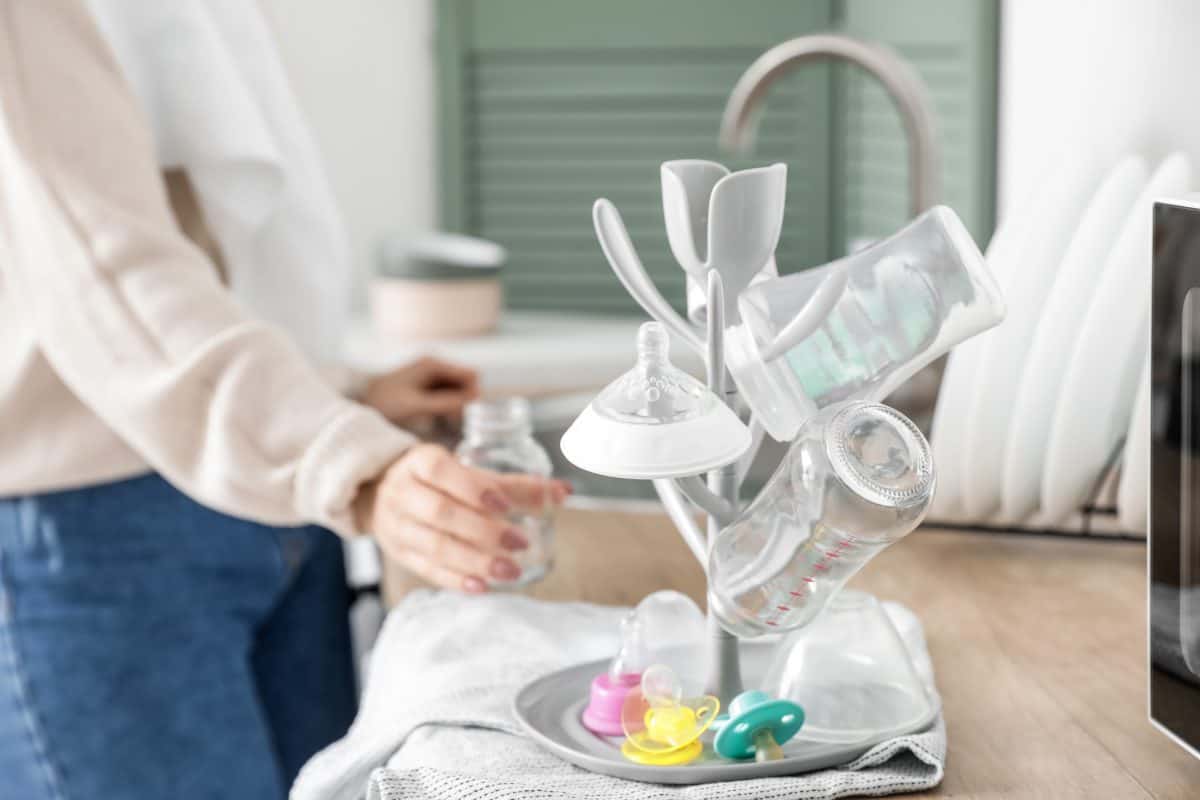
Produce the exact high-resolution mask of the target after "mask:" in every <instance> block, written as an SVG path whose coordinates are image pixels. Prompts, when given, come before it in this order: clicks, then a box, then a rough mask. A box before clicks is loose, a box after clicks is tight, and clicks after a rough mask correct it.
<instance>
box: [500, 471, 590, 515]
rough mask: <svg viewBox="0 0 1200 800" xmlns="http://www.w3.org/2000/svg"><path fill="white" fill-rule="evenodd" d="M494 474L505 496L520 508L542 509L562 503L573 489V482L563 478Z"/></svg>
mask: <svg viewBox="0 0 1200 800" xmlns="http://www.w3.org/2000/svg"><path fill="white" fill-rule="evenodd" d="M492 475H493V476H494V477H495V479H496V483H497V484H499V486H500V488H501V490H502V491H503V492H504V495H505V497H507V498H508V500H509V501H510V502H511V503H512V504H513V505H514V506H516V507H518V508H524V509H533V510H541V509H543V508H545V507H546V506H547V505H555V506H558V505H562V504H563V501H565V500H566V499H567V497H569V496H570V494H571V492H572V491H573V489H572V487H571V484H570V483H568V482H567V481H562V480H554V479H549V478H539V477H538V476H536V475H511V474H499V473H492Z"/></svg>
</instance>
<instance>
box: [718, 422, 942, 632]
mask: <svg viewBox="0 0 1200 800" xmlns="http://www.w3.org/2000/svg"><path fill="white" fill-rule="evenodd" d="M933 488H934V474H933V461H932V456H931V455H930V450H929V443H928V442H927V441H926V440H925V437H924V436H922V435H921V432H920V430H918V429H917V427H916V425H914V424H913V423H912V421H911V420H909V419H908V418H907V417H905V416H904V415H903V414H901V413H900V412H898V411H896V410H894V409H892V408H889V407H887V406H884V405H879V404H877V403H866V402H862V401H850V402H845V403H837V404H834V405H831V406H829V407H827V408H825V409H823V410H822V411H821V412H820V413H819V414H818V415H817V416H815V417H813V418H812V419H810V420H809V421H808V422H806V423H805V424H804V425H803V426H802V428H801V430H800V434H799V437H798V438H797V439H796V441H795V443H793V444H792V446H791V448H790V449H789V450H788V452H787V455H785V456H784V459H783V461H782V463H780V465H779V467H778V469H776V471H775V474H774V475H772V476H771V479H770V481H768V482H767V485H766V486H765V487H764V488H763V490H762V492H761V494H759V496H758V497H757V498H756V499H755V501H754V502H753V503H751V504H750V506H749V507H748V508H747V509H746V510H745V511H744V512H742V514H741V516H739V517H738V519H737V520H736V521H735V522H734V523H733V524H731V525H730V526H729V527H727V528H725V529H724V530H722V531H721V533H720V534H719V535H718V536H717V539H716V541H715V542H714V544H713V548H712V550H711V553H710V556H709V573H708V574H709V605H710V607H711V608H712V609H713V611H714V613H715V614H716V615H717V618H718V619H719V620H720V622H721V624H722V625H723V626H724V627H725V628H726V629H727V630H729V631H730V632H731V633H734V634H737V635H738V636H743V637H750V636H759V635H761V634H764V633H777V632H780V631H785V630H790V629H793V628H798V627H800V626H802V625H804V624H806V623H807V622H809V621H811V620H812V619H814V618H815V617H816V616H817V615H818V614H819V613H820V612H821V610H822V609H823V608H824V607H825V605H826V604H827V603H828V602H829V600H830V598H831V597H832V596H833V595H834V594H836V593H837V591H838V590H839V589H840V588H841V587H842V585H843V584H845V582H846V581H848V580H849V579H850V578H851V577H852V576H853V575H854V574H855V573H856V572H858V571H859V570H860V569H861V568H862V567H863V565H864V564H866V563H867V562H868V561H870V560H871V559H872V558H873V557H874V556H875V555H876V554H877V553H879V552H880V551H882V550H883V549H884V548H886V547H887V546H888V545H890V544H892V543H893V542H895V541H897V540H899V539H901V538H903V537H904V536H906V535H907V534H908V533H909V532H910V531H912V530H913V529H914V528H915V527H916V526H917V525H918V524H920V522H921V520H922V519H923V518H924V516H925V512H926V510H927V509H928V507H929V502H930V500H931V498H932V497H933Z"/></svg>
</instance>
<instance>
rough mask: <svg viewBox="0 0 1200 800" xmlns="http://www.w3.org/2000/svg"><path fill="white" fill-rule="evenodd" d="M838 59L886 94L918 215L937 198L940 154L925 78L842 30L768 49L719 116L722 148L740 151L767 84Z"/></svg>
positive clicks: (912, 205) (900, 60) (747, 141)
mask: <svg viewBox="0 0 1200 800" xmlns="http://www.w3.org/2000/svg"><path fill="white" fill-rule="evenodd" d="M828 58H839V59H842V60H844V61H849V62H850V63H852V64H857V65H858V66H860V67H862V68H863V69H865V70H866V71H867V72H869V73H870V74H871V75H872V76H874V77H875V79H876V80H878V81H879V82H880V83H881V84H883V87H884V88H885V89H886V90H887V92H888V94H889V95H890V96H891V98H892V101H893V102H894V103H895V105H896V109H897V110H898V111H899V112H900V117H901V119H902V120H903V123H904V130H905V133H906V134H907V135H908V186H909V213H910V214H911V215H912V216H914V217H915V216H917V214H919V213H920V212H922V211H924V210H925V209H927V208H929V207H930V206H932V205H934V203H936V202H937V198H938V194H939V193H940V191H941V166H940V165H941V153H940V148H939V146H938V141H937V134H936V131H935V128H934V119H933V107H932V103H931V102H930V100H929V92H928V90H927V88H926V86H925V83H924V81H922V80H921V78H920V76H919V75H917V72H916V70H915V69H913V67H912V65H911V64H909V63H908V62H907V61H905V60H904V59H903V58H901V57H900V56H899V55H898V54H896V53H895V52H894V51H892V50H890V49H888V48H887V47H884V46H883V45H881V44H876V43H873V42H865V41H862V40H861V39H855V38H853V37H850V36H843V35H841V34H834V33H823V34H814V35H810V36H799V37H797V38H795V39H790V40H788V41H786V42H783V43H782V44H778V45H776V46H775V47H772V48H771V49H770V50H768V51H766V52H765V53H763V54H762V55H761V56H759V57H758V58H757V59H755V61H754V63H753V64H751V65H750V66H749V68H747V69H746V71H745V72H744V73H742V77H741V78H739V79H738V82H737V84H736V85H735V86H734V87H733V92H731V93H730V95H729V100H728V101H726V103H725V111H724V113H723V114H722V117H721V139H720V141H721V146H722V147H723V148H725V149H726V150H730V151H739V150H743V149H745V148H747V147H748V146H749V145H750V143H751V141H752V139H753V127H754V125H753V113H754V111H755V109H756V107H757V106H758V105H759V103H760V101H761V100H762V98H763V96H764V95H765V94H766V93H767V90H768V89H769V88H770V87H771V85H772V84H773V83H774V82H775V81H776V80H778V79H779V78H780V77H782V76H783V75H785V74H786V73H788V72H790V71H791V70H792V69H793V68H795V67H797V66H799V65H800V64H804V63H807V62H810V61H816V60H819V59H821V60H823V59H828Z"/></svg>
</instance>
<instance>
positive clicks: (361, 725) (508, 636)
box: [291, 592, 946, 800]
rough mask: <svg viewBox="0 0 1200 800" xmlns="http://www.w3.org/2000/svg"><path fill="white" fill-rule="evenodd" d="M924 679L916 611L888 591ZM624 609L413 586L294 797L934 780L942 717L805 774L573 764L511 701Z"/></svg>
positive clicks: (391, 798)
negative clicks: (350, 721)
mask: <svg viewBox="0 0 1200 800" xmlns="http://www.w3.org/2000/svg"><path fill="white" fill-rule="evenodd" d="M885 608H886V609H887V611H888V613H889V615H890V616H891V618H892V620H893V622H895V623H896V625H897V628H898V629H899V631H900V633H901V635H902V636H903V637H904V639H905V641H906V643H907V644H908V645H909V647H910V648H912V651H913V652H914V654H915V655H916V657H917V659H916V660H917V661H918V668H919V669H920V670H922V671H923V672H924V673H925V677H926V678H927V679H928V680H929V681H930V683H931V684H932V672H931V670H930V668H929V659H928V655H927V653H926V651H925V643H924V636H923V634H922V632H921V627H920V623H919V622H918V621H917V619H916V617H915V616H914V615H913V614H912V613H911V612H909V611H908V610H907V609H905V608H903V607H900V606H896V605H894V604H885ZM625 611H626V610H625V609H620V608H611V607H601V606H594V605H587V604H582V603H565V604H564V603H543V602H539V601H536V600H532V599H530V598H527V597H522V596H519V595H506V594H493V595H484V596H478V597H470V596H464V595H458V594H450V593H431V592H418V593H414V594H411V595H409V596H408V597H407V598H406V599H405V600H404V602H402V603H401V604H400V605H399V606H397V607H396V608H395V609H394V610H393V611H392V612H391V614H390V615H389V616H388V619H387V622H386V623H385V625H384V628H383V632H382V633H381V634H380V638H379V642H378V644H377V645H376V649H375V652H374V654H373V655H372V657H371V663H370V665H369V669H368V673H369V674H368V679H367V687H366V691H365V693H364V696H363V700H362V708H361V710H360V711H359V715H358V718H357V719H356V720H355V722H354V725H353V726H352V727H351V729H350V731H349V732H348V733H347V734H346V736H345V738H343V739H342V740H341V741H338V742H336V743H334V744H333V745H331V746H329V747H328V748H326V749H325V750H324V751H322V752H320V753H318V754H317V755H316V756H314V757H313V759H312V760H311V761H309V763H308V764H307V765H305V767H304V769H303V770H302V771H301V773H300V776H299V778H298V779H297V781H296V784H295V786H293V787H292V795H291V796H292V798H293V800H357V799H358V798H361V797H363V796H364V794H365V795H366V797H368V798H369V800H399V799H400V798H406V799H407V798H418V799H425V800H467V799H473V800H485V799H486V800H510V799H511V800H582V799H583V798H606V800H626V799H628V800H633V799H634V798H637V799H638V800H668V799H669V798H679V799H682V798H705V799H707V798H713V799H714V800H719V799H726V800H735V799H737V800H749V798H764V799H767V800H784V799H785V798H788V799H790V798H796V799H797V800H800V799H801V798H802V799H803V800H809V799H810V798H812V799H813V800H815V799H816V798H837V797H848V796H852V795H885V794H893V793H898V792H912V791H918V790H921V789H927V788H930V787H933V786H936V785H937V784H938V783H939V782H940V781H941V779H942V775H943V770H944V764H945V757H946V731H945V727H944V725H943V723H942V720H941V718H940V717H939V719H938V720H937V721H936V722H935V724H934V725H933V726H932V727H931V728H930V729H929V730H928V731H925V732H922V733H919V734H916V735H913V736H903V737H898V738H896V739H893V740H891V741H888V742H885V743H884V744H881V745H879V746H877V747H875V748H874V749H872V750H871V751H870V752H869V753H867V754H866V755H864V756H862V757H861V758H859V759H858V760H857V761H855V762H854V763H852V764H848V765H846V766H844V767H841V768H838V769H830V770H824V771H821V772H815V773H810V774H807V775H797V776H791V777H785V778H769V779H761V780H753V781H735V782H728V783H714V784H705V785H701V786H681V787H671V786H655V785H652V784H645V783H635V782H631V781H622V780H619V779H616V778H610V777H607V776H604V775H596V774H593V773H590V772H587V771H586V770H582V769H579V768H577V767H574V766H571V765H570V764H567V763H566V762H564V761H561V760H560V759H558V758H557V757H555V756H553V755H550V754H549V753H547V752H545V751H543V750H542V749H541V748H540V747H538V745H537V744H535V743H534V742H533V741H532V740H530V739H528V738H526V737H525V736H523V735H521V729H520V727H519V726H518V724H517V722H516V720H515V719H514V718H513V716H512V712H511V710H510V704H511V702H512V698H513V697H514V696H515V694H516V692H517V690H518V689H519V688H520V687H521V686H523V685H524V684H525V683H527V682H528V681H529V680H531V679H532V678H535V677H537V676H538V675H541V674H544V673H546V672H549V671H552V670H555V669H559V668H561V667H564V666H568V665H571V664H576V663H580V662H583V661H588V660H594V659H601V658H606V657H609V656H611V655H612V653H613V652H614V651H615V650H616V647H617V635H616V631H617V630H618V624H619V620H620V618H621V616H622V615H623V614H624V613H625Z"/></svg>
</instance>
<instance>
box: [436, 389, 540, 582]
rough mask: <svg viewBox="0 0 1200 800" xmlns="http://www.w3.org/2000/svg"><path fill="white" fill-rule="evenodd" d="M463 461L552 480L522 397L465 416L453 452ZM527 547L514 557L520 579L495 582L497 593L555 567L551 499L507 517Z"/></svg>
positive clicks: (478, 406) (484, 404)
mask: <svg viewBox="0 0 1200 800" xmlns="http://www.w3.org/2000/svg"><path fill="white" fill-rule="evenodd" d="M455 455H457V456H458V459H459V461H461V462H462V463H464V464H466V465H468V466H472V467H481V468H483V469H489V470H492V471H493V472H501V473H506V472H507V473H521V474H526V475H537V476H539V477H543V478H549V477H550V475H551V471H552V468H551V464H550V456H549V455H547V453H546V451H545V450H544V449H543V448H542V446H541V445H540V444H538V443H537V441H536V440H535V439H534V438H533V425H532V421H531V415H530V409H529V403H528V401H526V400H525V399H524V398H520V397H513V398H508V399H504V400H491V401H478V402H475V403H471V404H469V405H468V406H467V407H466V410H465V412H464V414H463V441H462V442H461V443H460V444H459V446H458V449H457V450H456V451H455ZM509 521H510V522H512V523H513V524H514V525H515V526H516V527H517V528H518V529H519V530H520V531H521V533H522V534H523V535H524V537H525V539H526V541H528V542H529V547H528V548H527V549H525V550H520V551H516V552H513V553H511V554H510V556H511V557H512V559H513V560H514V561H516V563H517V566H519V567H520V568H521V574H520V576H519V577H517V579H516V580H513V581H508V582H499V581H495V580H492V581H491V585H492V586H493V587H495V588H510V587H517V586H525V585H527V584H530V583H535V582H537V581H539V580H541V579H542V578H543V577H545V575H546V573H548V572H549V571H550V568H551V566H552V565H553V563H554V519H553V516H552V513H551V505H550V503H549V498H545V499H543V501H542V502H540V503H535V504H534V507H532V508H523V509H521V510H519V511H516V512H514V513H512V514H510V515H509Z"/></svg>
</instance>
